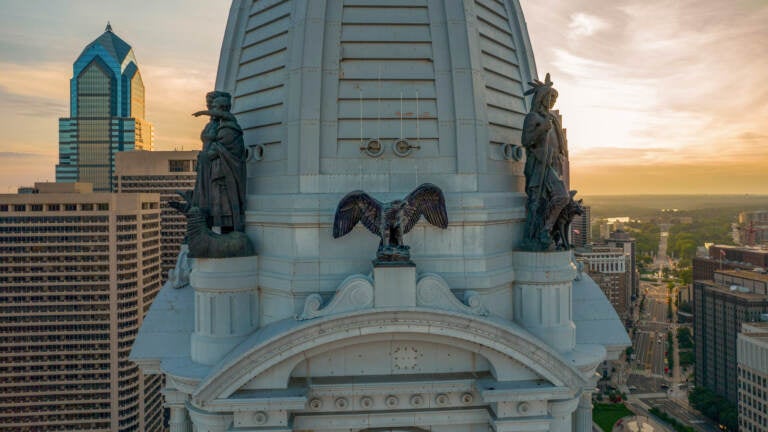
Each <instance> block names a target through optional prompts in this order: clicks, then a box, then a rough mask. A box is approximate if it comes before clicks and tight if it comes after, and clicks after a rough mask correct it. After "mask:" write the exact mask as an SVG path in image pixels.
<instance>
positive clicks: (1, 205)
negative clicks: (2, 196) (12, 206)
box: [0, 204, 8, 212]
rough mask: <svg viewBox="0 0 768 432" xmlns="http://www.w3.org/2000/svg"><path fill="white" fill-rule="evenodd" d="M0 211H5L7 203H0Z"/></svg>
mask: <svg viewBox="0 0 768 432" xmlns="http://www.w3.org/2000/svg"><path fill="white" fill-rule="evenodd" d="M0 211H3V212H7V211H8V204H0Z"/></svg>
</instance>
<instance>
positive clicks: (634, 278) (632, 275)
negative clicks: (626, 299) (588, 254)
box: [605, 229, 640, 298]
mask: <svg viewBox="0 0 768 432" xmlns="http://www.w3.org/2000/svg"><path fill="white" fill-rule="evenodd" d="M605 243H606V244H607V245H608V246H611V247H617V248H621V249H623V250H624V253H625V254H627V255H629V289H630V296H631V297H635V298H636V297H637V296H638V294H639V292H640V273H639V272H638V271H637V253H636V250H637V248H636V241H635V239H634V238H632V237H631V236H630V235H629V233H628V232H626V231H624V230H623V229H617V230H616V231H614V232H612V233H611V235H610V236H608V238H607V239H606V240H605Z"/></svg>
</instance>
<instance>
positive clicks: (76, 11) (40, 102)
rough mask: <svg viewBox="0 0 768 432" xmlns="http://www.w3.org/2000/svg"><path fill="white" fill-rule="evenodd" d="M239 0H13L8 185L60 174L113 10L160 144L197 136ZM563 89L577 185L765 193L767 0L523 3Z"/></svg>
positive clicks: (7, 23) (2, 164)
mask: <svg viewBox="0 0 768 432" xmlns="http://www.w3.org/2000/svg"><path fill="white" fill-rule="evenodd" d="M228 3H229V2H226V1H223V0H220V1H210V0H163V1H161V2H154V1H149V0H136V1H132V2H103V1H99V0H71V1H68V2H49V1H47V0H27V1H25V2H20V1H19V2H6V4H4V5H3V14H2V15H0V130H2V134H0V168H1V169H0V193H7V192H14V191H15V190H16V187H17V186H19V185H29V184H32V183H33V182H35V181H42V180H50V181H52V180H53V179H54V166H55V164H56V162H57V160H58V120H57V119H58V118H59V117H67V116H68V115H69V79H70V78H71V74H72V62H73V61H74V60H75V59H76V58H77V56H78V55H79V54H80V52H81V51H82V49H83V47H84V46H85V45H86V44H87V43H89V42H91V41H92V40H93V39H95V38H96V37H98V36H99V35H100V34H101V32H102V31H103V29H104V26H105V24H106V22H107V21H108V20H109V21H111V23H112V26H113V28H114V32H115V33H116V34H117V35H119V36H120V37H121V38H123V39H124V40H125V41H126V42H128V43H129V44H131V45H132V46H133V49H134V51H135V53H136V58H137V60H138V62H139V68H140V69H141V73H142V77H143V80H144V84H145V85H146V88H147V117H148V119H149V120H150V121H151V122H152V123H153V124H154V126H155V149H157V150H172V149H187V150H191V149H196V148H199V146H200V144H199V143H200V141H199V131H200V129H201V127H202V123H203V122H204V120H201V119H196V118H194V117H192V116H191V115H190V113H191V112H193V111H195V110H197V109H198V108H200V107H202V105H203V102H204V101H203V99H204V95H205V92H206V91H209V90H210V89H212V88H213V84H214V81H215V74H216V68H217V63H218V58H219V49H220V46H221V39H222V36H223V33H224V28H225V25H226V19H227V15H228V12H229V4H228ZM521 4H522V7H523V11H524V12H525V14H526V21H527V23H528V31H529V34H530V37H531V42H532V45H533V48H534V55H535V58H536V64H537V67H538V71H539V75H541V76H543V75H544V74H545V73H546V72H550V73H551V74H552V79H553V81H554V82H555V86H556V88H557V89H558V91H559V93H560V97H559V98H558V104H557V106H556V108H558V109H559V110H560V111H561V113H562V114H563V123H564V126H565V127H566V129H567V133H568V139H569V146H570V158H571V175H572V181H571V184H572V186H573V187H574V188H576V189H579V192H580V193H581V194H583V195H595V194H637V193H645V194H679V193H711V194H727V193H734V194H743V193H751V194H768V128H767V127H766V126H767V124H768V122H767V121H766V120H767V119H768V26H766V25H765V23H768V2H766V1H764V0H732V1H722V0H643V1H642V2H640V1H635V0H618V1H617V0H535V1H533V0H521Z"/></svg>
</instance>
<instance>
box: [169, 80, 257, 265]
mask: <svg viewBox="0 0 768 432" xmlns="http://www.w3.org/2000/svg"><path fill="white" fill-rule="evenodd" d="M205 101H206V106H207V109H206V110H205V111H198V112H196V113H194V114H193V115H194V116H201V115H207V116H210V117H211V120H210V121H209V122H208V124H206V125H205V128H203V131H202V133H201V134H200V139H201V140H202V141H203V149H202V150H201V151H200V153H199V154H198V156H197V178H196V180H195V189H194V190H193V191H191V192H189V191H187V192H177V193H178V194H179V195H181V197H182V201H170V202H169V203H168V204H169V205H170V206H171V207H173V208H175V209H176V210H178V211H180V212H182V213H184V215H185V216H187V236H186V238H185V239H184V241H185V243H187V245H188V246H189V256H190V257H193V258H227V257H239V256H248V255H252V254H253V253H254V249H253V244H252V243H251V241H250V239H249V238H248V236H247V235H246V234H245V179H246V172H245V145H244V142H243V130H242V129H241V128H240V125H238V124H237V119H236V118H235V116H234V115H233V114H232V113H231V112H229V110H230V108H231V96H230V95H229V93H225V92H219V91H215V92H210V93H208V94H207V95H206V96H205ZM215 227H218V231H219V232H216V231H214V230H213V228H215Z"/></svg>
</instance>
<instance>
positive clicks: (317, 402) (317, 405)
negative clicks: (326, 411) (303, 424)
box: [309, 398, 323, 410]
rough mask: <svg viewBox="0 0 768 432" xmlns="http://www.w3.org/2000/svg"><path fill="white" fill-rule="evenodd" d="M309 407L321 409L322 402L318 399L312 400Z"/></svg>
mask: <svg viewBox="0 0 768 432" xmlns="http://www.w3.org/2000/svg"><path fill="white" fill-rule="evenodd" d="M309 407H310V408H312V409H314V410H318V409H320V408H322V407H323V401H322V400H320V398H312V399H310V401H309Z"/></svg>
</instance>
